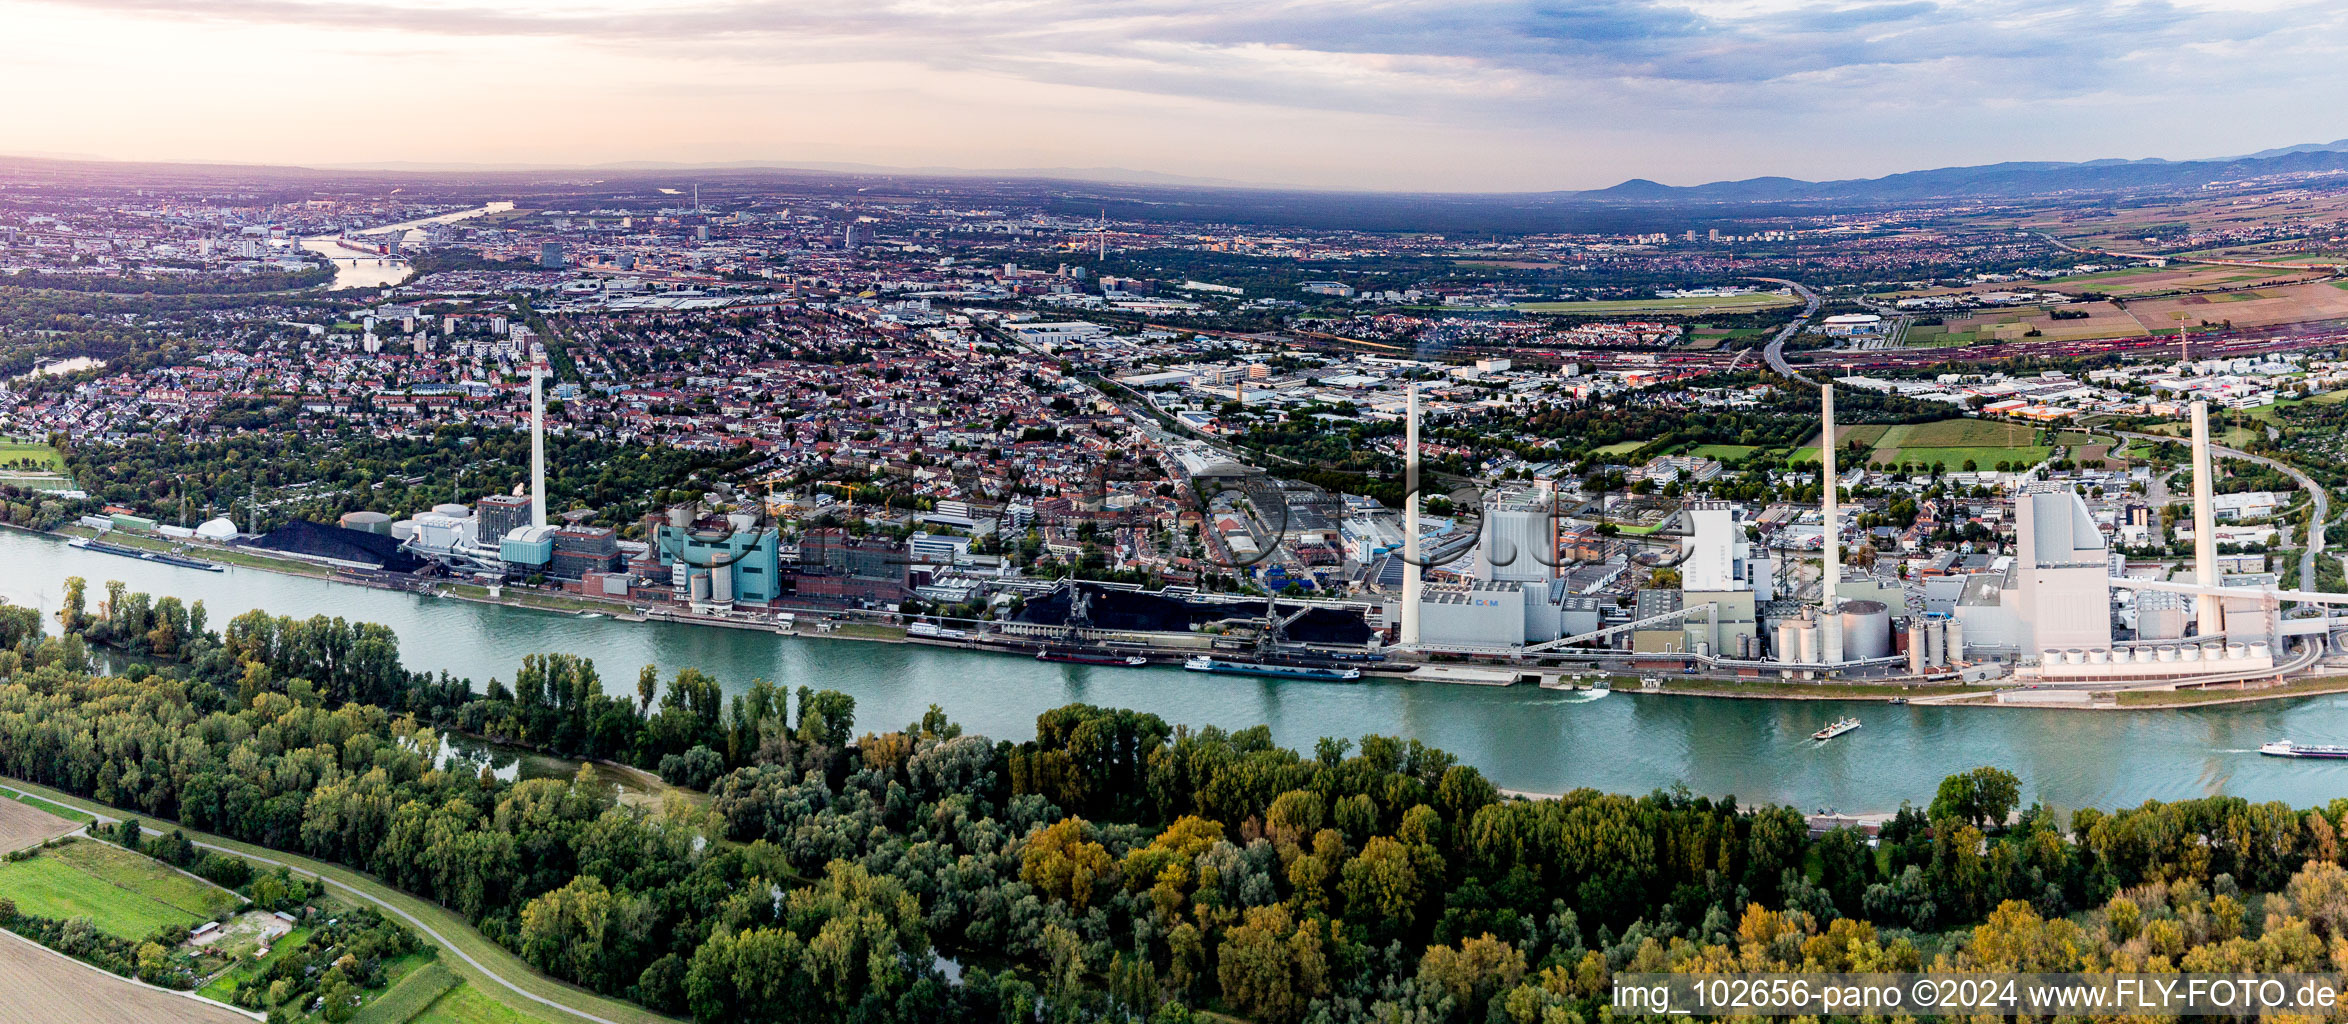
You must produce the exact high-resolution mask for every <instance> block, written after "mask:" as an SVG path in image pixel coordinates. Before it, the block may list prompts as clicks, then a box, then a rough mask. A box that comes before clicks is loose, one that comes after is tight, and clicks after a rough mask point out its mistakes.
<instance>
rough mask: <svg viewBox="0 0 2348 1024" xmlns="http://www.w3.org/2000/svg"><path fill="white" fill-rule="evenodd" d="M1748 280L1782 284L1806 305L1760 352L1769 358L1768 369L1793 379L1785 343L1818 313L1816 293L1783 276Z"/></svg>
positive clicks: (1763, 356) (1791, 366)
mask: <svg viewBox="0 0 2348 1024" xmlns="http://www.w3.org/2000/svg"><path fill="white" fill-rule="evenodd" d="M1749 280H1754V281H1767V282H1769V283H1771V284H1782V285H1784V286H1786V287H1788V288H1791V289H1793V290H1794V294H1796V295H1799V296H1801V297H1802V301H1803V302H1804V303H1806V305H1804V306H1803V307H1802V315H1800V316H1797V317H1795V318H1794V322H1792V323H1790V324H1787V325H1785V328H1784V329H1782V330H1780V331H1778V332H1777V334H1776V335H1774V336H1772V337H1771V338H1770V339H1769V345H1768V346H1767V347H1766V348H1764V349H1762V352H1761V356H1762V358H1764V359H1767V360H1769V368H1770V369H1772V370H1776V371H1777V374H1778V376H1780V377H1784V378H1785V379H1787V380H1793V379H1794V377H1795V374H1794V367H1793V364H1791V363H1788V362H1786V361H1785V343H1786V342H1787V341H1789V340H1791V339H1792V338H1793V336H1794V335H1796V334H1799V333H1801V330H1802V325H1803V324H1806V323H1809V322H1810V318H1811V317H1813V316H1816V315H1817V314H1818V293H1817V292H1814V291H1811V290H1810V289H1808V288H1805V287H1803V286H1802V285H1800V284H1798V283H1796V282H1793V281H1788V280H1785V279H1784V278H1778V277H1755V278H1750V279H1749Z"/></svg>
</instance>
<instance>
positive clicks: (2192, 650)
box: [2177, 644, 2201, 661]
mask: <svg viewBox="0 0 2348 1024" xmlns="http://www.w3.org/2000/svg"><path fill="white" fill-rule="evenodd" d="M2177 660H2179V661H2200V660H2201V645H2200V644H2185V645H2183V646H2181V647H2178V648H2177Z"/></svg>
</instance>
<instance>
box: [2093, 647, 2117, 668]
mask: <svg viewBox="0 0 2348 1024" xmlns="http://www.w3.org/2000/svg"><path fill="white" fill-rule="evenodd" d="M2111 662H2112V652H2110V651H2107V650H2104V649H2103V648H2101V647H2095V648H2090V649H2089V650H2088V652H2087V663H2088V664H2090V665H2109V664H2111Z"/></svg>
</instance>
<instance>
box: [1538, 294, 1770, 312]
mask: <svg viewBox="0 0 2348 1024" xmlns="http://www.w3.org/2000/svg"><path fill="white" fill-rule="evenodd" d="M1797 303H1798V300H1796V299H1794V298H1792V297H1791V296H1786V295H1771V294H1768V293H1765V292H1764V293H1758V294H1752V295H1721V296H1713V297H1706V298H1688V299H1598V300H1590V301H1584V302H1520V303H1517V305H1516V308H1517V309H1519V310H1521V311H1523V312H1527V313H1750V312H1753V311H1754V310H1758V309H1775V308H1777V307H1779V306H1792V305H1796V304H1797Z"/></svg>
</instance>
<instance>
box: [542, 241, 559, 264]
mask: <svg viewBox="0 0 2348 1024" xmlns="http://www.w3.org/2000/svg"><path fill="white" fill-rule="evenodd" d="M563 263H564V261H563V244H562V243H561V242H547V243H544V244H542V245H540V246H539V247H538V265H539V266H540V267H543V268H545V269H547V270H561V269H562V268H563Z"/></svg>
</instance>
